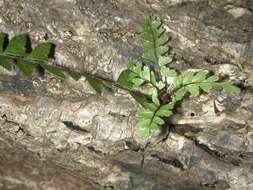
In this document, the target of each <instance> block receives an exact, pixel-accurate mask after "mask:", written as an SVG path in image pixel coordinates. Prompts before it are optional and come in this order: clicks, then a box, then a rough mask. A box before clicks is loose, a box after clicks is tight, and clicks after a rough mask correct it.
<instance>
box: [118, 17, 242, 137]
mask: <svg viewBox="0 0 253 190" xmlns="http://www.w3.org/2000/svg"><path fill="white" fill-rule="evenodd" d="M168 39H169V38H168V35H167V34H166V31H165V29H164V28H163V26H162V23H161V21H160V20H159V19H158V18H156V17H154V16H152V15H145V17H144V25H143V27H142V29H141V40H142V45H143V55H142V61H141V62H137V63H135V64H132V63H131V64H130V66H129V68H128V69H127V70H125V71H123V72H122V75H120V77H119V80H118V81H120V83H121V84H122V85H124V84H125V83H124V82H127V85H128V86H131V87H133V88H136V87H137V88H138V87H140V86H143V85H144V86H147V87H148V88H149V93H148V95H149V96H150V98H149V99H148V100H147V102H145V103H144V104H143V105H144V106H143V107H144V109H145V110H144V111H142V112H139V113H138V116H139V118H140V121H139V123H138V124H137V126H138V127H140V128H143V130H144V136H145V137H148V136H150V134H151V133H152V132H153V131H155V130H157V129H158V128H159V127H160V126H162V125H163V124H165V119H166V118H167V117H169V116H171V115H172V114H173V110H174V107H175V105H176V103H177V102H178V101H181V100H183V98H184V97H185V96H187V95H191V96H193V97H196V96H198V95H200V93H202V92H206V93H207V92H209V91H210V90H211V89H218V90H225V91H227V92H230V93H234V94H238V93H239V92H240V89H239V88H238V87H236V86H234V85H233V84H232V83H231V82H230V81H224V82H221V81H220V79H219V77H218V76H217V75H210V74H208V72H205V71H204V70H200V71H198V72H193V71H186V72H185V73H182V74H180V75H179V73H177V72H176V70H174V69H173V68H171V67H170V64H171V63H172V62H173V58H172V57H171V56H168V54H169V48H168V46H167V44H168ZM127 75H128V76H127ZM123 79H126V80H123Z"/></svg>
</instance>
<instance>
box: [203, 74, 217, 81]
mask: <svg viewBox="0 0 253 190" xmlns="http://www.w3.org/2000/svg"><path fill="white" fill-rule="evenodd" d="M218 80H219V76H218V75H212V76H210V77H209V78H207V79H206V81H207V82H215V81H218Z"/></svg>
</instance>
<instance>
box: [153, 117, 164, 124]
mask: <svg viewBox="0 0 253 190" xmlns="http://www.w3.org/2000/svg"><path fill="white" fill-rule="evenodd" d="M153 122H155V123H156V124H158V125H163V124H164V123H165V122H164V120H163V119H162V118H160V117H158V116H155V117H154V118H153Z"/></svg>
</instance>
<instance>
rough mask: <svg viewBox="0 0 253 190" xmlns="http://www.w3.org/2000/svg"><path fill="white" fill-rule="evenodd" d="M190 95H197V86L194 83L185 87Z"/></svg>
mask: <svg viewBox="0 0 253 190" xmlns="http://www.w3.org/2000/svg"><path fill="white" fill-rule="evenodd" d="M186 88H187V89H188V90H189V92H190V93H191V95H192V96H194V97H196V96H198V95H199V86H198V85H196V84H190V85H188V86H187V87H186Z"/></svg>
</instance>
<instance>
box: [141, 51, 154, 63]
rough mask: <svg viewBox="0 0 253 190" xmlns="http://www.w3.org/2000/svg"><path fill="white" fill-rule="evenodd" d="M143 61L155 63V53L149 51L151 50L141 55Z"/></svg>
mask: <svg viewBox="0 0 253 190" xmlns="http://www.w3.org/2000/svg"><path fill="white" fill-rule="evenodd" d="M142 57H143V58H144V59H147V60H150V61H152V62H155V61H156V55H155V52H154V51H153V50H152V49H151V50H147V51H145V52H144V53H143V56H142Z"/></svg>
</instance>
